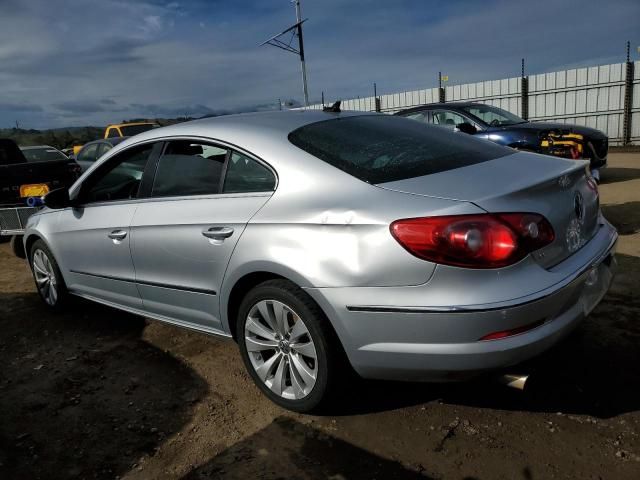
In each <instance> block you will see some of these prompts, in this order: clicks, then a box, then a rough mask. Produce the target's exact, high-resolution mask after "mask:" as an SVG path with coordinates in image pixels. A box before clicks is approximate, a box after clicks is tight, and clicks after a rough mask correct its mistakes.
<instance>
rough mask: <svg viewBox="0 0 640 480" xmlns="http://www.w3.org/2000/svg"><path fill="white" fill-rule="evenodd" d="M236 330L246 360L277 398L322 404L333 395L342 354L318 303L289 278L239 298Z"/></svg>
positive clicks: (302, 408)
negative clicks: (240, 300) (241, 298)
mask: <svg viewBox="0 0 640 480" xmlns="http://www.w3.org/2000/svg"><path fill="white" fill-rule="evenodd" d="M236 333H237V339H238V344H239V346H240V352H241V355H242V359H243V361H244V364H245V366H246V368H247V370H248V371H249V374H250V375H251V377H252V378H253V381H254V382H255V383H256V385H257V386H258V387H259V388H260V390H262V392H263V393H264V394H265V395H266V396H267V397H269V399H270V400H272V401H273V402H274V403H276V404H278V405H280V406H282V407H284V408H287V409H289V410H293V411H296V412H303V413H305V412H311V411H317V410H320V409H321V408H322V407H324V406H326V405H327V404H328V403H329V401H330V400H331V399H332V398H333V397H334V395H335V391H336V390H337V383H338V376H339V375H340V372H341V371H342V369H341V368H340V367H341V365H340V363H341V361H342V355H341V354H340V353H341V351H340V348H339V345H337V343H338V340H337V337H336V335H335V333H334V332H333V330H332V329H331V327H330V325H329V324H328V320H327V319H326V317H325V316H324V314H323V313H322V311H321V310H320V308H319V307H318V305H317V304H316V303H315V302H314V301H313V300H312V299H311V297H309V295H308V294H307V293H305V292H304V291H303V290H302V289H301V288H299V287H297V286H296V285H294V284H293V283H291V282H289V281H286V280H269V281H267V282H264V283H261V284H260V285H258V286H256V287H255V288H253V289H252V290H251V291H249V293H248V294H247V295H246V296H245V298H244V299H243V300H242V303H241V304H240V308H239V312H238V318H237V322H236Z"/></svg>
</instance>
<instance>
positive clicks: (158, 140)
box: [65, 135, 280, 210]
mask: <svg viewBox="0 0 640 480" xmlns="http://www.w3.org/2000/svg"><path fill="white" fill-rule="evenodd" d="M174 140H178V141H180V140H190V141H191V140H193V141H197V142H203V141H204V142H209V143H211V142H213V143H217V144H219V145H221V146H224V148H227V149H230V150H232V151H236V152H238V153H241V154H242V155H246V156H247V157H249V158H251V159H252V160H254V161H256V162H258V163H259V164H261V165H262V166H264V167H265V168H267V169H268V170H269V171H270V172H271V173H272V174H273V176H274V177H275V180H276V183H275V186H274V187H273V190H266V191H264V192H246V193H217V194H207V195H182V196H176V197H148V198H135V199H127V200H113V201H109V202H91V203H85V204H81V205H78V206H76V207H69V208H90V207H94V206H96V207H97V206H106V205H129V204H133V203H141V202H143V201H149V200H155V201H166V200H172V201H177V200H191V199H194V200H196V199H213V198H219V197H225V198H233V197H238V196H239V197H263V196H271V195H273V194H274V193H275V191H276V190H277V189H278V186H279V185H280V177H279V176H278V172H277V171H276V170H275V168H273V167H272V166H271V165H270V164H269V163H268V162H266V161H264V160H263V159H261V158H260V157H258V156H257V155H255V154H253V153H251V152H249V151H248V150H245V149H244V148H242V147H240V146H238V145H235V144H233V143H230V142H225V141H224V140H217V139H215V138H212V137H201V136H196V135H170V136H163V137H157V138H153V139H146V140H142V141H139V142H136V143H132V144H131V145H127V146H126V147H125V148H120V149H117V150H116V148H115V147H114V148H112V149H111V150H109V151H108V152H106V153H105V154H104V155H103V158H101V159H99V161H95V162H93V165H91V167H90V168H89V170H87V172H86V174H85V177H84V178H82V181H81V182H77V183H76V184H74V185H73V186H72V187H71V189H70V191H69V195H70V196H71V197H72V198H73V197H74V196H75V195H77V193H78V192H79V191H80V189H81V188H82V185H83V184H84V183H85V182H86V181H88V180H89V179H90V178H91V177H92V174H93V172H94V171H95V170H96V169H97V168H99V166H100V165H103V164H104V163H106V162H108V161H110V160H111V159H112V158H113V157H115V156H116V155H119V154H120V153H122V152H126V151H127V150H129V149H131V148H137V147H141V146H143V145H146V144H150V143H161V142H164V143H167V142H171V141H174ZM165 148H166V145H165V146H164V147H163V150H162V153H161V154H160V157H158V160H160V158H162V154H164V149H165ZM114 150H116V151H115V152H114ZM143 178H144V173H143ZM65 210H66V209H65Z"/></svg>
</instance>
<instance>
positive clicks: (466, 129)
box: [456, 122, 478, 135]
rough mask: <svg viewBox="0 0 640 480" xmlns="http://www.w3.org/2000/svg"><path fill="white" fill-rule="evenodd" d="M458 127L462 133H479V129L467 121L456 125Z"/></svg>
mask: <svg viewBox="0 0 640 480" xmlns="http://www.w3.org/2000/svg"><path fill="white" fill-rule="evenodd" d="M456 128H457V129H458V131H460V132H462V133H468V134H469V135H475V134H476V133H478V129H477V128H476V127H474V126H473V125H471V124H470V123H467V122H464V123H459V124H458V125H456Z"/></svg>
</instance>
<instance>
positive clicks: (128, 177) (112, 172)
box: [79, 144, 154, 203]
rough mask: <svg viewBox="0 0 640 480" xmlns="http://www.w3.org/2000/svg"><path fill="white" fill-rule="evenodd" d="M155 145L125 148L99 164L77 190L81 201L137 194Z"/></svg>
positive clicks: (103, 199) (111, 199)
mask: <svg viewBox="0 0 640 480" xmlns="http://www.w3.org/2000/svg"><path fill="white" fill-rule="evenodd" d="M153 147H154V144H147V145H142V146H140V147H133V148H130V149H128V150H125V151H123V152H121V153H119V154H117V155H116V156H115V157H113V158H111V159H110V160H109V161H108V162H107V163H105V164H104V165H101V166H100V167H98V170H96V171H95V172H94V174H93V175H91V176H90V177H89V178H88V179H87V180H85V182H84V183H83V185H82V187H81V189H80V196H79V200H80V201H81V202H82V203H92V202H108V201H115V200H127V199H133V198H136V197H137V196H138V189H139V188H140V182H141V181H142V174H143V173H144V169H145V167H146V166H147V162H148V160H149V157H150V155H151V151H152V150H153Z"/></svg>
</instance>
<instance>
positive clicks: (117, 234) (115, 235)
mask: <svg viewBox="0 0 640 480" xmlns="http://www.w3.org/2000/svg"><path fill="white" fill-rule="evenodd" d="M107 236H108V237H109V238H110V239H111V240H116V241H120V240H124V239H125V237H126V236H127V232H125V231H124V230H114V231H113V232H111V233H110V234H109V235H107Z"/></svg>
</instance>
